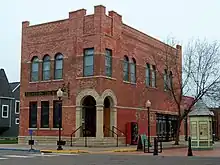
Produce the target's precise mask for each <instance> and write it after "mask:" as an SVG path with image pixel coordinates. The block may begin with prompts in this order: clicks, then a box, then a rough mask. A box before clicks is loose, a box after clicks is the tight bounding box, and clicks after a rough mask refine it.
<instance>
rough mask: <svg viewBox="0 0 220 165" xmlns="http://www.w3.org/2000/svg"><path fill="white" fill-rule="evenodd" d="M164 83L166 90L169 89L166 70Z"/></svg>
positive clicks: (165, 71)
mask: <svg viewBox="0 0 220 165" xmlns="http://www.w3.org/2000/svg"><path fill="white" fill-rule="evenodd" d="M163 81H164V89H165V90H167V89H168V76H167V70H166V69H164V75H163Z"/></svg>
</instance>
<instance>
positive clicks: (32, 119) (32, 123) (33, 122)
mask: <svg viewBox="0 0 220 165" xmlns="http://www.w3.org/2000/svg"><path fill="white" fill-rule="evenodd" d="M29 128H37V102H36V101H34V102H30V103H29Z"/></svg>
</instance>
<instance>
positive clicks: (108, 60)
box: [105, 49, 112, 77]
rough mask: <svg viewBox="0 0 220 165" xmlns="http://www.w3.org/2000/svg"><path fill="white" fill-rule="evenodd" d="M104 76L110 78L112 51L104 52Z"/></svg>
mask: <svg viewBox="0 0 220 165" xmlns="http://www.w3.org/2000/svg"><path fill="white" fill-rule="evenodd" d="M105 75H106V76H108V77H112V50H110V49H106V50H105Z"/></svg>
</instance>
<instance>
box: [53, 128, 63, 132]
mask: <svg viewBox="0 0 220 165" xmlns="http://www.w3.org/2000/svg"><path fill="white" fill-rule="evenodd" d="M51 130H53V131H58V130H59V128H51ZM61 130H63V128H61Z"/></svg>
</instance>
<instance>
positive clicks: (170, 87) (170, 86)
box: [169, 71, 173, 89]
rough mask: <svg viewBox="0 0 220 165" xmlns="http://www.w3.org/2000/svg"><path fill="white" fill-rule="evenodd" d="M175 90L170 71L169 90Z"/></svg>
mask: <svg viewBox="0 0 220 165" xmlns="http://www.w3.org/2000/svg"><path fill="white" fill-rule="evenodd" d="M172 88H173V73H172V72H171V71H170V74H169V89H172Z"/></svg>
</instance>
